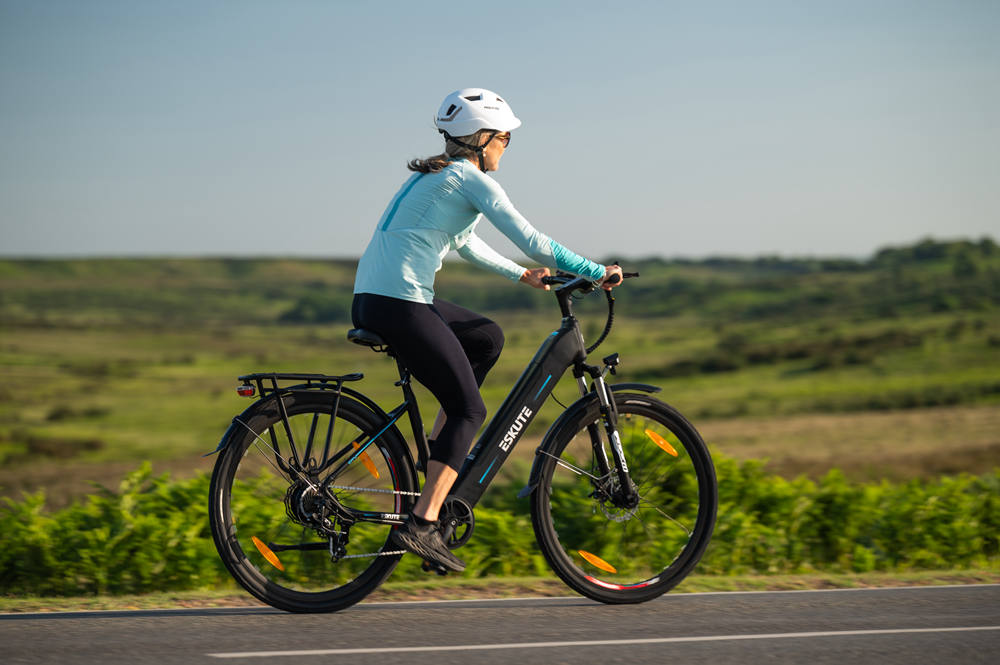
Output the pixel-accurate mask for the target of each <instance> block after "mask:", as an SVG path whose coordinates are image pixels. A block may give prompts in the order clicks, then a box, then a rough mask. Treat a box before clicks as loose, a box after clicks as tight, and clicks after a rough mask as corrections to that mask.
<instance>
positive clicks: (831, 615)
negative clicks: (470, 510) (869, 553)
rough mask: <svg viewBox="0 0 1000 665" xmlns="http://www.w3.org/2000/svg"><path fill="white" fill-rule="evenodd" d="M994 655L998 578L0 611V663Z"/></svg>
mask: <svg viewBox="0 0 1000 665" xmlns="http://www.w3.org/2000/svg"><path fill="white" fill-rule="evenodd" d="M511 662H513V663H516V665H529V664H533V663H545V664H546V665H549V664H555V663H570V664H572V665H585V664H587V663H601V664H602V665H603V664H605V663H630V664H633V663H635V664H639V663H671V664H673V663H685V664H687V663H712V664H715V665H717V664H719V663H741V664H742V663H748V664H750V663H765V662H766V663H775V662H779V663H808V664H809V665H820V664H822V663H836V665H846V664H847V663H851V664H852V665H854V664H858V663H879V664H880V665H881V664H885V663H907V664H908V665H912V664H914V663H933V664H935V665H937V664H940V663H990V664H991V665H994V664H996V663H1000V585H980V586H950V587H922V588H905V589H868V590H840V591H798V592H767V593H710V594H675V595H669V594H668V595H667V596H664V597H663V598H661V599H658V600H655V601H652V602H649V603H646V604H643V605H623V606H606V605H600V604H596V603H592V602H590V601H588V600H586V599H583V598H547V599H508V600H483V601H445V602H428V603H363V604H361V605H358V606H355V607H354V608H351V609H348V610H345V611H344V612H340V613H338V614H327V615H292V614H285V613H283V612H278V611H276V610H271V609H260V608H238V609H237V608H233V609H204V610H145V611H121V612H118V611H112V612H68V613H60V614H6V615H0V663H4V664H8V665H14V664H15V663H17V664H19V663H47V664H48V663H53V664H58V665H71V664H74V663H87V664H91V663H100V664H101V665H116V664H119V663H122V664H124V663H129V664H132V663H167V664H170V663H185V664H190V663H213V664H216V665H219V664H223V663H242V664H253V663H261V664H264V663H266V664H267V665H281V664H283V663H288V664H293V663H294V664H303V665H312V664H314V663H317V664H318V663H351V664H352V665H355V664H358V665H364V664H368V663H380V664H389V663H407V664H408V665H413V664H419V663H435V664H436V665H437V664H447V663H511Z"/></svg>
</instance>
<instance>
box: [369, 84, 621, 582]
mask: <svg viewBox="0 0 1000 665" xmlns="http://www.w3.org/2000/svg"><path fill="white" fill-rule="evenodd" d="M435 125H436V126H437V128H438V131H439V132H440V133H441V134H443V135H444V139H445V149H444V153H442V154H439V155H435V156H433V157H429V158H427V159H414V160H412V161H410V162H409V164H408V168H409V169H410V170H411V171H413V172H414V174H413V175H412V176H410V178H409V179H408V180H407V181H406V182H405V183H403V186H402V187H401V188H400V190H399V191H398V192H397V193H396V195H395V196H394V197H393V199H392V201H391V202H390V203H389V206H388V207H387V208H386V210H385V212H384V213H383V214H382V218H381V219H380V220H379V222H378V225H377V226H376V228H375V233H374V235H373V237H372V240H371V242H370V243H369V245H368V248H367V249H366V250H365V253H364V254H363V255H362V257H361V261H360V262H359V264H358V272H357V276H356V279H355V283H354V303H353V307H352V311H351V314H352V318H353V321H354V325H355V326H356V327H359V328H367V329H369V330H372V331H374V332H376V333H378V334H379V335H380V336H381V337H382V338H383V339H384V340H385V341H386V343H387V344H388V345H389V346H390V347H391V348H392V350H393V352H394V353H395V354H396V355H397V357H398V358H399V359H400V361H402V363H403V364H404V365H405V366H406V367H407V368H408V369H409V370H410V372H411V373H412V374H413V376H414V377H416V379H417V380H418V381H420V383H422V384H423V385H424V386H426V387H427V389H428V390H430V391H431V393H432V394H433V395H434V397H435V398H436V399H437V400H438V401H439V402H440V404H441V412H440V413H439V414H438V417H437V420H436V422H435V423H434V427H433V429H432V431H431V437H430V438H431V455H430V460H429V462H428V465H427V477H426V482H425V484H424V487H423V491H422V493H421V495H420V498H419V500H418V501H417V503H416V505H415V506H414V507H413V512H412V514H411V515H410V519H409V521H407V522H406V523H405V524H404V525H403V526H401V527H399V528H398V529H396V530H395V531H394V532H393V538H394V540H395V542H396V543H397V544H398V545H399V546H401V547H403V548H405V549H406V550H408V551H411V552H414V553H415V554H417V555H419V556H420V557H422V558H424V559H426V560H429V561H431V562H433V563H436V564H439V565H442V566H444V567H445V568H448V569H451V570H455V571H461V570H464V568H465V564H464V563H463V562H462V561H461V560H460V559H458V558H457V557H456V556H455V555H454V554H452V553H451V551H450V550H449V549H448V547H447V546H446V545H445V543H444V540H443V539H442V537H441V534H440V532H439V531H438V529H437V519H438V513H439V511H440V508H441V506H442V504H443V503H444V500H445V498H446V497H447V496H448V492H449V490H450V489H451V486H452V484H453V483H454V482H455V479H456V477H457V476H458V470H459V469H460V468H461V466H462V462H463V461H464V459H465V456H466V454H467V452H468V450H469V446H470V444H471V443H472V440H473V438H474V437H475V435H476V432H478V430H479V428H480V426H481V425H482V424H483V421H484V420H485V419H486V407H485V405H484V404H483V400H482V397H480V395H479V386H481V385H482V383H483V380H484V379H485V377H486V373H487V372H488V371H489V370H490V368H492V367H493V365H494V363H496V361H497V358H498V357H499V356H500V351H501V349H502V347H503V341H504V338H503V333H502V332H501V330H500V327H499V326H498V325H497V324H496V323H494V322H493V321H491V320H490V319H488V318H486V317H484V316H482V315H479V314H476V313H474V312H471V311H469V310H467V309H464V308H462V307H459V306H457V305H454V304H452V303H449V302H446V301H444V300H441V299H439V298H436V297H434V276H435V274H436V273H437V271H438V270H440V268H441V262H442V259H443V258H444V256H445V255H446V254H447V253H448V252H449V251H450V250H452V249H455V250H457V251H458V254H459V256H461V257H462V258H464V259H466V260H468V261H470V262H472V263H475V264H477V265H480V266H483V267H485V268H489V269H491V270H494V271H496V272H498V273H500V274H501V275H504V276H506V277H508V278H509V279H511V280H516V281H521V282H524V283H525V284H528V285H529V286H532V287H535V288H540V289H548V288H549V287H548V286H546V285H545V284H543V283H542V278H543V277H545V276H546V275H548V274H549V269H548V268H533V269H528V268H524V267H522V266H520V265H519V264H517V263H515V262H513V261H511V260H509V259H507V258H505V257H503V256H501V255H500V254H499V253H497V252H496V251H495V250H493V249H492V248H491V247H489V246H488V245H487V244H486V243H485V242H483V240H481V239H480V238H479V237H478V236H476V234H475V228H476V225H477V224H478V223H479V220H480V215H484V216H485V217H486V218H487V219H488V220H489V221H490V222H491V223H492V224H493V225H494V226H495V227H496V228H497V229H499V230H500V231H501V232H502V233H503V234H504V235H505V236H507V237H508V238H510V239H511V240H512V241H513V242H514V244H515V245H517V247H518V248H519V249H520V250H521V251H523V252H524V253H525V254H527V255H528V256H529V257H531V258H532V259H535V260H536V261H538V262H539V263H542V264H544V265H548V266H551V267H554V268H558V269H560V270H564V271H567V272H572V273H574V274H578V275H583V276H587V277H589V278H591V279H593V280H594V281H601V282H604V281H606V280H607V283H606V284H605V285H604V288H606V289H610V288H611V283H615V282H618V281H620V280H621V268H619V267H618V266H617V265H611V266H603V265H600V264H597V263H594V262H593V261H590V260H588V259H585V258H583V257H581V256H579V255H577V254H575V253H573V252H571V251H570V250H568V249H566V248H565V247H563V246H562V245H560V244H559V243H557V242H555V241H554V240H552V239H550V238H549V237H548V236H546V235H544V234H542V233H540V232H538V231H537V230H536V229H535V228H533V227H532V226H531V224H529V223H528V221H527V220H526V219H525V218H524V217H523V216H521V214H520V213H518V211H517V210H516V209H515V208H514V206H513V205H512V204H511V202H510V199H508V198H507V194H506V193H505V192H504V190H503V188H501V187H500V185H499V184H498V183H497V182H496V181H495V180H493V178H491V177H490V176H489V175H487V172H488V171H496V170H497V168H498V166H499V162H500V158H501V157H502V156H503V154H504V152H505V150H506V148H507V146H508V145H509V144H510V132H511V131H512V130H514V129H516V128H517V127H519V126H520V125H521V121H520V120H518V119H517V117H515V116H514V113H513V111H511V109H510V106H509V105H508V104H507V103H506V102H505V101H504V100H503V99H501V98H500V97H499V96H497V95H496V94H495V93H493V92H490V91H489V90H484V89H481V88H466V89H463V90H458V91H456V92H453V93H452V94H450V95H448V96H447V97H446V98H445V100H444V102H443V103H442V104H441V108H440V110H439V111H438V114H437V116H435ZM612 275H614V276H615V277H614V278H612ZM609 278H610V279H609Z"/></svg>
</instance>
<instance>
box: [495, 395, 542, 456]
mask: <svg viewBox="0 0 1000 665" xmlns="http://www.w3.org/2000/svg"><path fill="white" fill-rule="evenodd" d="M532 413H534V412H533V411H532V410H531V409H529V408H528V407H526V406H525V407H521V413H519V414H517V418H515V419H514V422H513V424H511V426H510V429H509V430H507V433H506V434H504V435H503V441H501V442H500V449H501V450H504V451H507V450H510V447H511V446H512V445H514V442H515V441H517V437H518V435H519V434H520V433H521V430H522V429H524V424H525V423H526V422H528V418H530V417H531V414H532Z"/></svg>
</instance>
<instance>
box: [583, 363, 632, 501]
mask: <svg viewBox="0 0 1000 665" xmlns="http://www.w3.org/2000/svg"><path fill="white" fill-rule="evenodd" d="M583 369H584V371H586V373H587V374H590V376H591V378H593V380H594V391H595V392H596V393H597V399H598V402H599V403H600V409H601V421H602V422H603V423H604V434H605V436H607V440H608V441H609V442H610V443H611V454H612V457H613V459H614V471H615V473H616V474H617V476H618V483H619V488H620V489H619V492H620V497H621V499H622V500H623V501H624V502H625V503H626V504H628V505H631V504H632V503H634V502H635V501H637V500H638V496H637V495H636V492H635V489H634V488H633V487H632V479H631V477H630V475H629V469H628V462H627V461H626V460H625V451H624V450H623V449H622V441H621V436H619V434H618V409H617V407H616V405H615V403H614V396H613V395H612V393H611V391H610V390H608V385H607V384H606V383H605V382H604V376H603V375H602V373H601V371H600V369H598V368H597V367H593V366H590V365H587V366H585V367H584V368H583ZM577 383H578V384H579V386H580V392H581V393H582V394H583V395H586V394H587V393H588V392H589V390H588V389H587V381H586V378H585V377H584V376H583V375H582V374H581V376H578V377H577ZM587 433H588V434H589V435H590V443H591V445H592V446H593V449H594V457H595V459H596V461H597V467H598V469H599V471H600V475H601V477H602V478H603V477H606V476H607V475H608V474H610V473H611V470H612V469H611V462H610V460H609V459H608V455H607V451H606V450H605V448H604V441H603V440H602V437H601V431H600V429H599V428H598V426H597V423H590V424H589V425H587Z"/></svg>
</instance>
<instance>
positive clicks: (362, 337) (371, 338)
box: [347, 328, 388, 348]
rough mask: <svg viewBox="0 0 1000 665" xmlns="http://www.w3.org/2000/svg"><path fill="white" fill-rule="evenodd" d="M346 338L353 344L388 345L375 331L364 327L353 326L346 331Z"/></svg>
mask: <svg viewBox="0 0 1000 665" xmlns="http://www.w3.org/2000/svg"><path fill="white" fill-rule="evenodd" d="M347 339H349V340H351V341H352V342H354V343H355V344H360V345H361V346H370V347H373V348H374V347H376V346H388V345H387V344H386V343H385V340H383V339H382V338H381V337H379V336H378V334H377V333H374V332H372V331H371V330H365V329H364V328H354V329H353V330H348V331H347Z"/></svg>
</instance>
